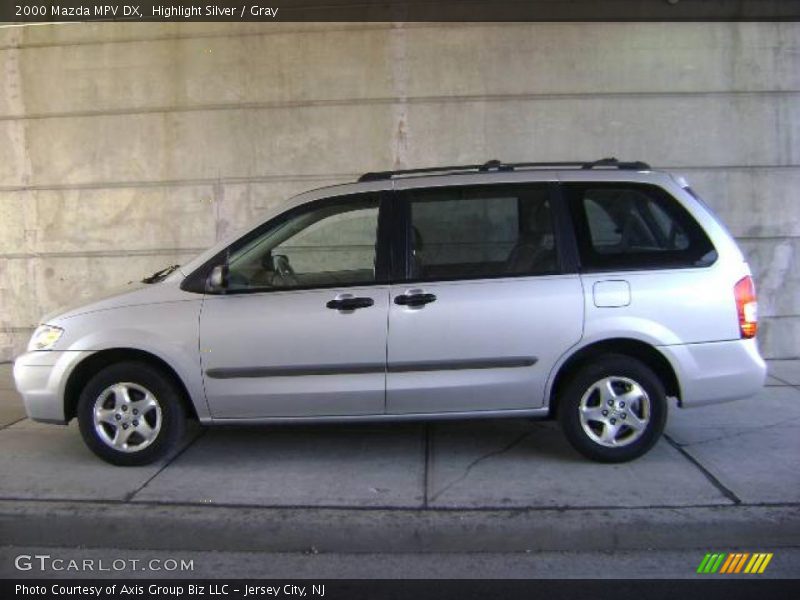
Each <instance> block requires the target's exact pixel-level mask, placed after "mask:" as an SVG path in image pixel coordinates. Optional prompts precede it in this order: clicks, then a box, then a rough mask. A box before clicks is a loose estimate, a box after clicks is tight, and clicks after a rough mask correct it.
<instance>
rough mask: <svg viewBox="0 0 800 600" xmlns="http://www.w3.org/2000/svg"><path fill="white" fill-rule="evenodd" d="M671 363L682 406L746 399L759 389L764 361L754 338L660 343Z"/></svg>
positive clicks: (762, 376) (765, 365)
mask: <svg viewBox="0 0 800 600" xmlns="http://www.w3.org/2000/svg"><path fill="white" fill-rule="evenodd" d="M659 350H661V352H663V353H664V355H665V356H666V357H667V358H668V359H669V361H670V362H671V363H672V366H673V368H674V369H675V372H676V374H677V376H678V383H679V385H680V388H681V402H680V405H681V406H682V407H693V406H703V405H706V404H716V403H718V402H727V401H728V400H738V399H740V398H747V397H748V396H752V395H754V394H757V393H758V392H760V391H761V389H762V388H763V387H764V382H765V381H766V378H767V364H766V363H765V362H764V359H763V358H761V355H760V354H759V352H758V345H757V344H756V341H755V340H754V339H749V340H731V341H727V342H710V343H705V344H684V345H679V346H660V347H659Z"/></svg>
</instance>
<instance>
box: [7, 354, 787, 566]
mask: <svg viewBox="0 0 800 600" xmlns="http://www.w3.org/2000/svg"><path fill="white" fill-rule="evenodd" d="M9 373H10V366H9V365H0V427H1V428H0V472H2V473H3V477H2V479H0V539H2V540H4V543H7V544H13V545H23V544H28V545H70V544H75V545H78V544H80V545H85V546H89V547H92V546H94V547H97V546H102V545H103V542H104V539H103V536H102V535H101V534H102V532H103V531H108V528H111V529H121V530H125V531H126V532H127V534H126V536H125V539H127V540H129V543H130V544H131V545H130V546H129V547H131V548H161V549H165V548H173V547H174V548H178V547H180V548H186V549H195V550H208V549H230V550H236V549H241V550H268V551H297V550H303V549H308V548H310V547H311V546H314V547H315V548H320V545H321V546H324V547H325V549H330V550H336V549H339V550H341V549H342V548H345V549H349V550H350V551H370V552H380V551H383V550H385V551H395V552H397V551H407V552H412V551H419V550H424V551H433V550H435V551H447V549H448V548H456V549H459V550H464V551H466V550H472V551H511V550H520V551H521V550H562V549H570V548H575V544H582V546H581V549H584V550H587V549H596V550H602V549H612V548H643V547H648V546H647V544H650V546H649V547H675V548H678V547H708V546H709V545H713V544H714V543H717V544H722V545H727V546H735V545H739V546H741V545H745V546H746V545H747V544H757V545H758V547H774V546H783V547H786V546H800V510H798V508H800V473H798V470H797V464H798V459H800V361H776V362H772V363H771V364H770V373H771V377H770V379H769V381H768V387H766V388H765V389H764V391H763V392H762V393H761V394H759V395H758V396H757V397H754V398H751V399H748V400H743V401H739V402H734V403H728V404H723V405H718V406H711V407H705V408H698V409H693V410H678V409H677V408H672V407H671V408H672V410H671V413H670V417H669V422H668V425H667V430H666V436H665V438H664V439H663V440H662V441H661V442H659V444H658V445H657V446H656V447H655V448H654V449H653V450H652V451H651V452H650V453H649V454H648V455H646V456H645V457H643V458H642V459H639V460H637V461H635V462H633V463H627V464H622V465H601V464H596V463H591V462H589V461H586V460H584V459H583V458H582V457H580V456H579V455H578V454H577V453H575V452H574V451H573V450H572V449H571V448H570V447H569V446H568V445H567V443H566V441H565V440H564V439H563V437H562V435H561V433H560V431H559V430H558V427H557V425H556V424H555V423H543V422H538V423H531V422H529V421H525V420H497V421H483V422H439V423H430V424H424V423H421V424H381V425H358V426H354V425H329V426H314V427H312V426H304V427H258V428H257V427H247V428H223V429H218V428H210V429H201V428H199V427H195V428H193V429H192V431H191V432H190V434H189V435H188V436H187V438H186V440H185V442H184V445H183V447H182V448H180V450H179V451H177V452H176V453H175V454H173V455H172V456H170V457H168V459H166V460H164V461H162V462H161V463H159V464H156V465H151V466H147V467H139V468H124V469H123V468H116V467H113V466H110V465H107V464H105V463H103V462H102V461H100V460H99V459H97V458H95V457H94V455H92V454H91V453H90V452H89V451H88V450H87V449H86V448H85V447H84V446H83V442H82V441H81V439H80V435H79V433H78V431H77V426H76V424H75V423H74V422H73V423H72V424H70V426H68V427H57V426H48V425H41V424H37V423H33V422H31V421H29V420H27V419H24V418H23V417H24V413H23V411H22V406H21V400H20V399H19V397H18V396H17V395H16V393H15V392H14V391H13V389H12V388H13V386H12V385H11V382H10V376H9ZM143 523H147V524H149V525H150V526H149V527H143V526H142V524H143ZM137 530H138V532H137ZM687 544H688V546H687ZM326 545H327V546H326ZM320 549H322V548H320Z"/></svg>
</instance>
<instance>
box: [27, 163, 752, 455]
mask: <svg viewBox="0 0 800 600" xmlns="http://www.w3.org/2000/svg"><path fill="white" fill-rule="evenodd" d="M756 329H757V304H756V295H755V289H754V285H753V280H752V278H751V274H750V269H749V267H748V265H747V262H746V261H745V259H744V257H743V255H742V253H741V251H740V250H739V248H738V247H737V245H736V243H735V242H734V240H733V238H732V237H731V235H730V234H729V233H728V232H727V230H726V229H725V227H724V226H723V225H722V223H721V222H720V221H719V220H718V219H717V218H716V217H715V216H714V215H713V214H712V212H711V211H710V210H709V208H708V207H707V206H706V205H705V204H704V203H703V202H702V201H701V200H700V199H699V198H698V197H697V196H696V195H695V194H694V192H693V191H692V190H691V188H690V187H689V186H688V184H687V183H686V182H685V181H684V180H683V179H681V178H677V177H675V176H673V175H671V174H669V173H665V172H659V171H656V170H652V169H650V167H648V165H646V164H644V163H641V162H630V163H624V162H619V161H617V160H615V159H603V160H600V161H596V162H590V163H546V164H541V163H518V164H504V163H500V162H498V161H489V162H487V163H485V164H482V165H470V166H457V167H442V168H432V169H417V170H408V171H394V172H381V173H367V174H366V175H364V176H362V177H361V178H360V179H359V180H358V181H357V182H355V183H350V184H345V185H337V186H333V187H327V188H323V189H318V190H314V191H310V192H307V193H304V194H301V195H299V196H297V197H295V198H294V199H292V200H291V201H290V202H289V203H288V205H286V206H284V207H282V208H281V209H279V210H277V211H275V212H273V213H272V214H271V215H269V216H268V217H267V218H266V219H265V220H264V221H263V222H262V223H259V224H258V225H257V226H255V227H252V228H251V229H250V230H249V231H247V232H246V233H244V234H242V235H239V236H235V237H233V238H231V239H228V240H225V241H223V242H221V243H220V244H219V245H217V246H215V247H214V248H212V249H210V250H208V251H207V252H204V253H203V254H201V255H200V256H198V257H197V258H195V259H194V260H191V261H190V262H188V263H186V264H183V265H180V266H177V265H176V266H173V267H170V268H167V269H164V270H163V271H160V272H158V273H156V274H154V275H152V276H150V277H148V278H146V279H145V280H144V281H143V282H142V283H141V284H139V285H136V286H132V287H129V288H128V289H126V290H125V291H123V292H122V293H117V294H115V295H112V296H110V297H106V298H104V299H100V300H97V301H94V302H92V303H90V304H84V305H82V306H80V307H77V308H72V309H69V310H65V311H61V312H59V313H58V314H53V315H50V316H48V317H46V318H45V319H44V320H43V322H42V324H41V325H40V326H39V327H38V329H37V330H36V331H35V333H34V335H33V337H32V339H31V341H30V345H29V347H28V352H27V353H26V354H23V355H22V356H20V357H19V358H18V359H17V360H16V362H15V365H14V377H15V380H16V385H17V388H18V390H19V391H20V393H21V394H22V396H23V398H24V401H25V407H26V410H27V414H28V416H29V417H30V418H31V419H34V420H36V421H44V422H49V423H61V424H63V423H67V422H69V421H70V420H71V419H73V418H77V420H78V423H79V429H80V431H81V434H82V436H83V438H84V440H85V442H86V444H87V445H88V447H89V448H90V449H91V450H92V451H93V452H94V453H96V454H97V455H98V456H100V457H101V458H103V459H105V460H107V461H109V462H111V463H114V464H118V465H137V464H144V463H148V462H150V461H153V460H154V459H156V458H158V457H160V456H162V455H164V453H166V452H167V451H168V450H169V449H170V448H172V447H173V446H175V445H176V443H177V442H178V440H179V438H180V437H181V435H182V432H183V430H184V424H185V421H186V419H187V418H191V419H196V420H198V421H199V422H200V423H202V424H205V425H215V424H235V423H247V424H255V423H307V422H322V421H379V420H392V421H400V420H406V419H440V418H444V419H463V418H489V417H537V418H554V419H558V420H559V421H560V424H561V426H562V428H563V431H564V434H565V435H566V437H567V439H568V440H569V442H570V443H571V444H572V446H574V448H575V449H577V450H578V451H579V452H581V453H582V454H583V455H585V456H587V457H589V458H591V459H595V460H599V461H605V462H617V461H626V460H630V459H633V458H635V457H638V456H640V455H642V454H643V453H645V452H646V451H647V450H648V449H649V448H651V447H652V446H653V444H654V443H655V442H656V441H657V440H658V438H659V436H660V435H661V433H662V430H663V428H664V423H665V420H666V417H667V408H668V401H671V402H669V403H670V404H671V403H675V404H676V405H677V406H678V407H682V408H689V407H694V406H700V405H704V404H710V403H714V402H721V401H725V400H732V399H736V398H742V397H746V396H749V395H752V394H754V393H756V392H757V391H758V390H759V389H760V388H761V386H762V385H763V382H764V378H765V371H766V367H765V363H764V361H763V360H762V359H761V357H760V355H759V351H758V348H757V346H756V340H755V335H756Z"/></svg>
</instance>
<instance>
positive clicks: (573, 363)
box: [547, 338, 681, 416]
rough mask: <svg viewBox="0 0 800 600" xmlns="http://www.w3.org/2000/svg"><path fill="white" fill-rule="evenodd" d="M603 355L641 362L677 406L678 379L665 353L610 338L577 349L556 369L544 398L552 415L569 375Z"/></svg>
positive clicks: (637, 342) (630, 341) (638, 343)
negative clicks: (673, 398)
mask: <svg viewBox="0 0 800 600" xmlns="http://www.w3.org/2000/svg"><path fill="white" fill-rule="evenodd" d="M606 354H621V355H624V356H629V357H631V358H635V359H637V360H640V361H642V362H643V363H644V364H646V365H647V366H648V367H650V368H651V369H652V370H653V372H654V373H655V374H656V376H657V377H658V378H659V379H660V380H661V383H662V384H663V385H664V389H665V391H666V393H667V396H674V397H676V398H677V399H678V403H679V404H680V402H681V389H680V384H679V382H678V376H677V374H676V373H675V369H674V367H673V366H672V364H671V363H670V362H669V360H668V359H667V357H666V356H664V354H662V353H661V352H660V351H659V350H658V349H657V348H656V347H655V346H653V345H652V344H648V343H647V342H643V341H641V340H636V339H632V338H613V339H606V340H599V341H596V342H592V343H591V344H588V345H586V346H583V347H581V348H579V349H578V350H576V351H575V352H574V353H573V354H571V355H570V356H569V357H568V358H567V359H566V360H565V361H564V362H563V363H562V364H561V366H559V367H558V369H557V371H556V374H555V376H554V377H553V380H552V381H553V383H552V385H551V386H550V392H549V394H548V396H547V398H548V402H549V407H550V415H551V416H555V415H557V413H558V395H559V392H560V391H561V389H562V388H563V386H564V384H565V383H566V381H568V380H569V377H570V375H571V374H572V373H575V372H576V371H577V370H578V369H580V368H581V367H582V366H583V365H585V364H587V363H588V362H591V361H592V360H593V359H595V358H597V357H598V356H602V355H606Z"/></svg>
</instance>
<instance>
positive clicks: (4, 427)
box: [0, 417, 28, 431]
mask: <svg viewBox="0 0 800 600" xmlns="http://www.w3.org/2000/svg"><path fill="white" fill-rule="evenodd" d="M27 418H28V417H20V418H19V419H17V420H16V421H11V423H6V424H5V425H0V431H2V430H3V429H8V428H9V427H12V426H13V425H16V424H17V423H21V422H22V421H24V420H25V419H27Z"/></svg>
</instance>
